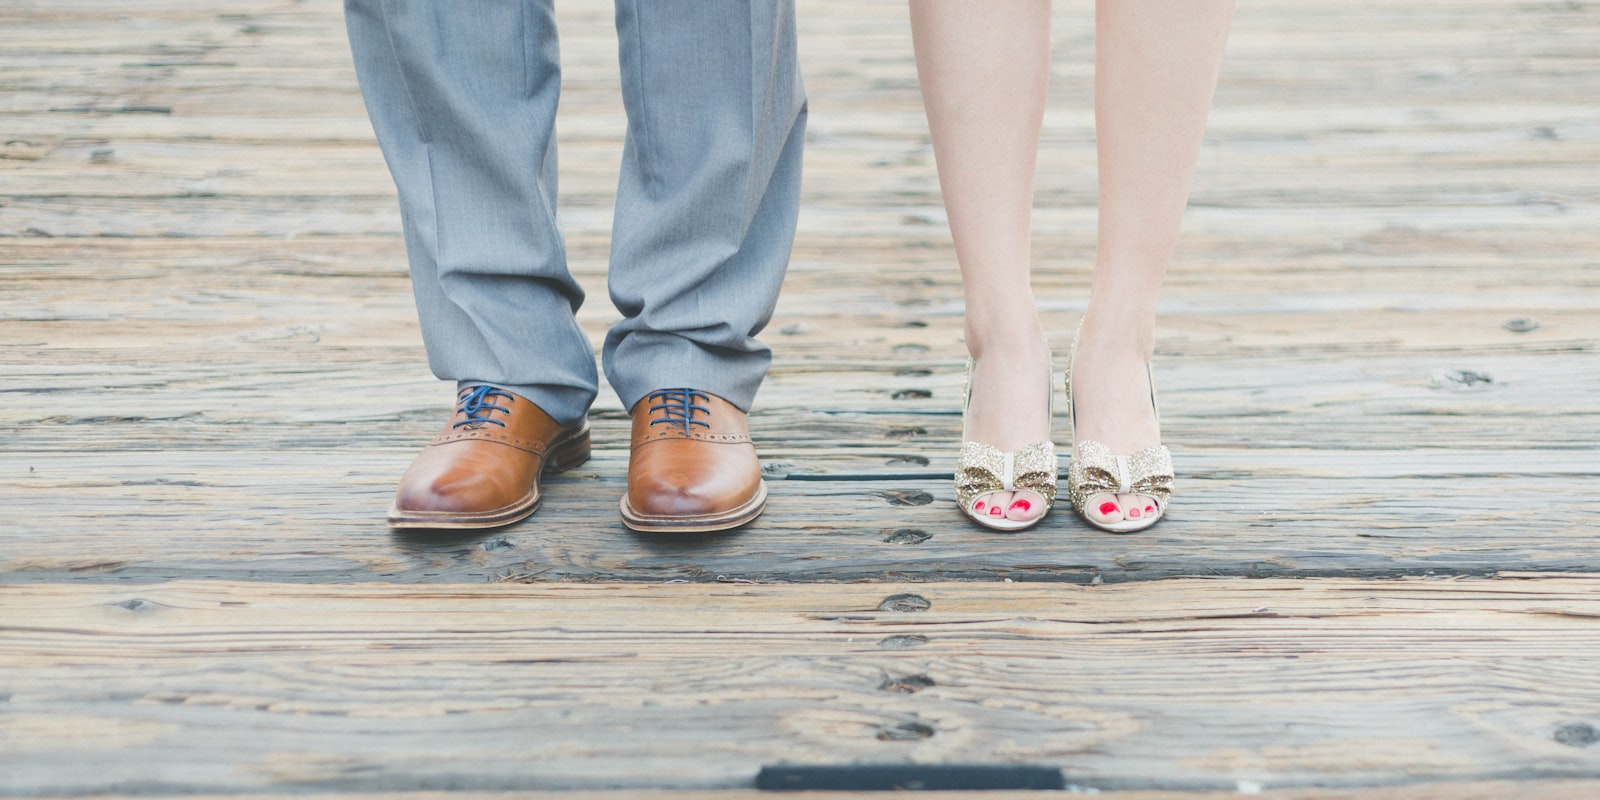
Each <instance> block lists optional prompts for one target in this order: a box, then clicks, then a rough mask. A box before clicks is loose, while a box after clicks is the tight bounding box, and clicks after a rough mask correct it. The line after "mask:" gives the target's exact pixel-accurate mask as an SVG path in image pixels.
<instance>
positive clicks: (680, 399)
mask: <svg viewBox="0 0 1600 800" xmlns="http://www.w3.org/2000/svg"><path fill="white" fill-rule="evenodd" d="M645 399H647V400H650V401H652V402H653V401H656V400H660V401H661V402H659V403H656V404H655V405H652V406H650V411H649V413H651V414H654V413H656V412H657V411H660V412H662V414H661V418H660V419H653V420H650V424H651V425H652V426H655V425H661V424H667V425H682V426H683V432H684V433H689V432H690V430H691V429H692V427H693V426H695V425H699V426H701V427H705V428H709V427H711V423H709V422H706V421H705V420H700V419H695V418H694V412H696V411H700V412H704V413H705V414H706V415H707V416H710V415H711V409H710V408H709V407H708V406H702V405H696V404H695V401H696V400H703V401H705V402H707V403H709V402H711V395H708V394H706V393H705V392H697V391H695V390H693V389H662V390H661V391H658V392H651V393H650V394H649V396H647V397H646V398H645Z"/></svg>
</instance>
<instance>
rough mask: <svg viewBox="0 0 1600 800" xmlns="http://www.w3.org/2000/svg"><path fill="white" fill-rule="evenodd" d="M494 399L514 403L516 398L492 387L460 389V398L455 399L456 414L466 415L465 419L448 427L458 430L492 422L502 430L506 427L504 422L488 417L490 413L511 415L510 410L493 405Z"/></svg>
mask: <svg viewBox="0 0 1600 800" xmlns="http://www.w3.org/2000/svg"><path fill="white" fill-rule="evenodd" d="M496 397H504V398H505V399H506V400H507V401H508V402H515V401H516V398H515V397H513V396H512V395H511V393H510V392H504V391H501V390H499V389H496V388H494V387H493V386H474V387H473V388H471V389H462V390H461V396H460V397H457V398H456V403H457V404H458V406H459V408H457V409H456V413H458V414H466V415H467V418H466V419H464V420H461V421H460V422H457V423H456V424H454V425H451V426H450V427H451V428H459V427H462V426H463V425H471V424H473V423H476V422H492V423H494V424H496V425H499V426H500V427H502V428H504V427H505V426H506V424H505V423H504V422H501V421H500V420H497V419H494V418H492V417H490V416H488V414H489V412H490V411H504V412H506V413H507V414H510V413H511V409H509V408H506V407H505V406H497V405H494V403H493V399H494V398H496Z"/></svg>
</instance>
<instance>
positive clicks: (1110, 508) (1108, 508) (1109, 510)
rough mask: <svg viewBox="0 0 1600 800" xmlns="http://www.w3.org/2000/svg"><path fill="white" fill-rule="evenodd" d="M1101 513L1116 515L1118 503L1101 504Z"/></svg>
mask: <svg viewBox="0 0 1600 800" xmlns="http://www.w3.org/2000/svg"><path fill="white" fill-rule="evenodd" d="M1100 513H1102V514H1115V513H1117V504H1116V503H1112V502H1110V501H1107V502H1104V503H1101V504H1100Z"/></svg>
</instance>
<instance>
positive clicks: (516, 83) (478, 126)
mask: <svg viewBox="0 0 1600 800" xmlns="http://www.w3.org/2000/svg"><path fill="white" fill-rule="evenodd" d="M345 8H346V23H347V26H348V28H349V33H350V43H351V50H352V52H353V54H354V56H355V63H356V71H357V75H358V76H359V78H360V82H361V89H362V95H363V97H364V98H365V100H366V104H367V110H368V113H369V115H370V116H371V119H372V125H373V128H374V130H375V131H376V132H377V135H378V141H379V143H380V145H381V146H382V148H383V153H384V158H385V159H386V160H387V161H388V164H389V169H390V171H391V173H392V174H393V175H394V180H395V185H396V187H397V188H398V189H399V194H400V208H401V218H402V221H403V223H404V228H405V235H406V252H407V255H408V257H409V260H410V264H411V276H412V285H413V288H414V291H415V294H416V299H417V310H418V313H419V315H420V317H421V321H422V333H423V340H424V342H425V344H426V345H427V349H428V360H429V363H430V365H431V366H432V367H433V370H434V373H435V374H436V375H438V376H439V377H441V378H445V379H449V380H455V381H457V382H458V388H459V389H460V390H461V397H460V403H459V406H460V407H458V408H457V410H456V414H455V415H454V416H453V417H452V421H451V422H450V423H448V424H447V425H446V428H445V432H444V433H443V434H441V435H440V437H439V438H438V439H435V441H434V443H433V445H430V446H429V447H428V448H427V449H426V450H425V451H424V452H423V455H422V456H421V457H419V459H418V461H417V463H416V464H414V465H413V466H412V469H411V470H410V471H408V472H407V474H406V476H405V478H403V479H402V480H401V487H400V492H399V493H398V496H397V499H396V506H395V508H394V509H391V513H390V522H391V523H392V524H396V525H398V526H407V527H486V526H490V525H497V524H505V523H507V522H512V521H515V520H516V519H521V518H522V517H525V516H527V514H529V513H532V511H533V510H534V509H536V508H537V506H538V499H539V497H538V494H539V493H538V476H539V474H540V472H541V471H543V470H544V469H546V468H548V467H551V466H570V465H572V464H574V463H578V462H581V457H582V456H586V455H587V452H588V449H587V448H588V433H587V429H586V428H583V425H582V423H583V420H584V416H585V414H586V412H587V410H588V407H589V404H590V403H591V402H592V401H593V399H594V395H595V392H596V390H597V384H598V376H597V375H596V373H595V369H594V357H593V351H592V349H591V346H590V344H589V342H588V339H587V338H586V337H585V336H584V335H583V332H582V331H581V330H580V329H579V327H578V325H577V322H576V321H575V320H574V318H573V313H574V311H575V310H576V309H577V307H578V305H579V303H581V302H582V300H583V292H582V291H581V290H580V289H579V287H578V284H577V283H576V282H575V281H574V280H573V278H572V276H571V274H570V273H569V272H568V271H567V265H566V252H565V248H564V245H563V242H562V239H561V233H560V230H559V228H558V227H557V224H556V216H555V202H556V158H555V138H554V135H553V131H554V123H555V112H556V105H557V100H558V96H559V93H560V68H559V64H558V51H557V45H556V32H555V26H554V19H553V16H552V11H551V4H550V0H529V1H528V2H495V1H493V0H457V1H456V2H449V3H438V2H429V1H427V0H347V1H346V6H345ZM477 386H492V387H495V390H494V392H493V393H489V394H484V393H483V392H474V391H473V389H474V387H477ZM495 434H498V435H499V437H498V438H496V437H495Z"/></svg>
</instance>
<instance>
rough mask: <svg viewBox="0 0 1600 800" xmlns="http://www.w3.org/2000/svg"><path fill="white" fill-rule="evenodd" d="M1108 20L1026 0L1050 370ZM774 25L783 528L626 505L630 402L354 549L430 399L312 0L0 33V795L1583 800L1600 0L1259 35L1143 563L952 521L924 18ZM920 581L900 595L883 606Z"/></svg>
mask: <svg viewBox="0 0 1600 800" xmlns="http://www.w3.org/2000/svg"><path fill="white" fill-rule="evenodd" d="M557 6H558V14H559V15H560V17H561V18H562V22H563V31H562V32H563V42H562V45H563V47H562V49H563V56H564V58H565V61H564V68H565V74H564V82H565V89H566V91H565V94H564V96H563V100H562V119H561V123H560V134H561V148H562V153H561V169H562V191H563V196H562V201H563V207H562V211H561V213H562V218H563V224H564V226H565V229H566V231H567V233H568V236H569V249H570V251H571V254H572V258H573V264H572V266H573V269H574V271H575V273H576V274H577V275H578V276H579V278H580V280H581V282H582V283H583V285H584V286H585V287H586V289H587V290H588V291H589V294H590V298H591V299H590V302H589V303H588V304H587V305H586V306H585V307H584V309H583V310H582V312H581V313H580V321H581V322H582V323H583V325H584V327H585V329H586V330H588V331H589V332H590V333H591V335H592V336H593V337H594V338H595V339H596V341H598V339H599V336H600V335H601V334H602V332H603V331H604V329H605V328H606V327H607V326H608V325H609V324H610V322H611V321H612V320H613V319H614V317H615V312H614V311H613V310H612V309H611V308H610V307H609V306H608V304H607V303H606V302H605V296H606V295H605V257H606V252H607V247H608V241H609V240H608V236H609V221H610V211H609V208H610V203H611V199H612V196H613V195H612V190H613V186H614V183H615V179H616V162H617V160H618V157H619V154H620V151H621V137H620V131H621V127H622V122H623V116H622V109H621V103H620V99H619V96H618V92H617V85H616V77H615V75H614V69H615V67H614V65H615V59H616V51H615V43H614V40H613V32H612V29H611V22H610V19H609V15H610V12H609V8H608V7H607V6H608V4H602V3H582V4H580V3H573V2H567V3H558V4H557ZM1090 11H1091V8H1090V4H1088V3H1086V2H1076V3H1070V4H1069V3H1058V4H1057V19H1056V22H1055V30H1054V39H1053V40H1054V43H1055V47H1056V51H1057V52H1056V59H1055V65H1054V70H1055V73H1056V75H1055V80H1054V83H1053V88H1052V92H1053V94H1052V98H1051V110H1050V112H1049V114H1048V115H1047V119H1046V124H1045V131H1044V138H1045V147H1044V150H1043V153H1042V154H1041V160H1040V163H1041V169H1040V174H1039V192H1038V203H1037V210H1036V213H1035V219H1036V222H1035V228H1036V235H1035V255H1036V260H1037V268H1036V284H1037V288H1038V291H1039V294H1040V297H1041V300H1042V302H1043V304H1044V307H1045V319H1046V323H1047V325H1048V327H1049V330H1050V333H1051V338H1052V343H1053V344H1054V345H1055V347H1056V348H1057V352H1058V359H1057V362H1058V363H1057V367H1058V368H1059V367H1062V366H1065V364H1064V359H1063V358H1061V356H1064V350H1065V347H1066V345H1067V344H1068V342H1069V341H1070V334H1071V331H1072V328H1073V326H1074V325H1075V323H1076V320H1077V318H1078V315H1079V314H1080V313H1081V311H1082V309H1083V299H1084V297H1085V295H1086V289H1087V272H1086V265H1087V264H1088V262H1089V261H1090V260H1091V258H1092V251H1093V227H1094V208H1093V204H1094V196H1095V194H1094V182H1093V175H1094V173H1093V169H1094V151H1093V136H1092V134H1093V130H1092V117H1091V115H1090V112H1089V101H1090V97H1089V88H1088V87H1089V83H1088V82H1089V79H1090V66H1089V65H1090V56H1091V52H1092V51H1091V48H1092V38H1093V37H1092V30H1093V29H1092V22H1091V17H1090ZM801 12H802V19H801V22H802V36H803V41H802V54H803V59H804V63H805V68H806V79H807V84H808V88H809V91H810V96H811V126H810V130H809V136H808V151H807V166H806V169H807V174H806V183H805V190H804V211H803V213H802V217H801V227H800V234H799V237H798V241H797V243H796V249H795V256H794V261H793V265H792V267H791V270H790V274H789V278H788V281H787V283H786V287H785V294H784V296H783V299H782V301H781V302H780V305H779V308H778V313H777V315H776V317H775V318H774V320H773V324H772V326H771V328H769V330H768V332H767V333H766V335H765V338H766V340H767V341H768V342H769V343H770V344H772V346H773V347H774V350H775V363H774V368H773V373H772V376H771V378H770V379H769V380H768V382H767V384H766V386H765V388H764V389H763V391H762V394H761V396H760V397H759V398H758V401H757V402H758V407H757V408H756V409H755V411H754V413H753V415H752V425H753V427H754V428H755V433H756V435H757V439H758V445H759V447H760V450H761V452H762V455H763V459H764V463H765V465H766V469H767V472H768V477H769V485H770V488H771V493H772V501H771V504H770V506H769V510H768V512H767V514H766V515H765V516H764V517H762V518H761V519H760V520H759V521H758V522H756V523H755V524H753V525H751V526H749V528H748V529H746V530H743V531H740V532H738V533H736V534H728V535H720V536H713V537H703V538H687V539H684V538H674V539H670V540H667V539H661V538H652V537H644V536H638V535H635V534H631V533H629V532H627V531H626V530H625V529H623V528H622V526H621V525H620V523H619V521H618V520H617V516H616V511H615V504H616V501H617V498H618V497H619V496H620V494H621V492H622V488H623V487H622V476H623V473H624V470H625V466H626V456H625V448H626V438H627V429H626V418H625V417H624V415H623V414H622V409H621V408H620V406H619V404H618V402H617V400H616V398H615V397H613V396H611V395H610V393H609V390H603V391H602V395H601V398H600V401H599V403H598V405H597V406H596V409H595V411H594V412H593V415H592V421H593V424H594V426H595V436H596V445H597V447H598V450H597V452H596V456H595V458H594V459H593V460H592V461H591V462H590V463H589V464H587V465H586V466H585V467H584V468H582V469H580V470H577V471H574V472H572V473H568V474H566V475H563V476H560V477H558V478H556V479H554V480H552V481H551V482H550V483H549V485H548V487H547V490H548V495H547V502H546V505H545V508H543V509H542V510H541V511H540V512H539V514H538V515H537V516H536V517H535V518H533V519H532V520H530V521H529V522H527V523H524V524H521V525H517V526H513V527H511V528H507V529H505V530H502V531H497V532H494V533H492V534H488V535H481V536H459V535H458V536H448V537H446V536H434V535H425V534H419V535H392V534H390V533H389V532H387V531H386V530H385V528H384V526H383V525H382V521H381V518H382V513H383V510H384V508H385V507H386V506H387V504H388V501H389V498H390V494H391V492H392V490H393V482H394V480H395V478H396V477H397V476H398V475H399V473H400V472H401V471H402V470H403V469H404V468H405V465H406V464H407V463H408V462H409V460H410V458H411V457H412V456H413V455H414V453H415V450H416V448H417V447H418V446H419V445H420V443H421V442H423V441H425V440H426V438H427V437H428V436H429V435H430V434H431V433H432V431H433V430H434V429H435V427H436V426H437V425H438V424H439V420H440V419H441V414H442V413H443V411H444V409H445V408H446V407H447V405H448V403H449V402H450V395H451V392H450V389H449V387H448V386H445V385H443V384H441V383H440V382H437V381H435V380H433V379H432V378H431V376H429V375H428V374H427V371H426V367H425V362H424V358H423V355H422V352H421V345H420V338H419V336H418V332H417V325H416V320H415V313H414V311H413V309H412V306H411V298H410V291H409V286H408V283H407V278H406V274H405V265H404V252H403V248H402V244H401V241H400V237H399V220H398V213H397V211H396V207H395V200H394V192H393V186H392V184H391V183H390V182H389V178H388V174H387V172H386V171H385V169H384V166H383V163H382V159H381V156H380V155H379V153H378V151H377V149H376V146H375V144H374V143H373V141H372V135H371V130H370V127H369V126H368V124H367V122H366V118H365V115H364V113H363V111H362V108H361V104H360V97H359V94H358V92H357V90H356V85H355V80H354V76H353V71H352V69H351V67H350V63H349V55H348V49H347V46H346V45H345V43H344V39H343V28H342V24H341V21H340V18H339V7H338V3H337V2H335V0H301V1H299V2H295V1H293V0H236V1H235V2H230V3H228V4H225V5H222V6H218V5H217V4H206V3H199V2H195V0H150V1H149V2H140V3H138V4H137V5H135V6H126V7H119V8H118V9H116V10H115V11H114V12H108V10H107V8H106V6H105V5H104V4H103V3H95V2H87V0H51V2H48V3H43V2H21V3H9V4H0V98H3V100H0V102H3V103H4V105H3V106H0V432H3V436H0V794H4V795H46V794H60V795H63V796H69V795H70V796H82V795H86V794H107V795H109V794H118V793H186V794H195V793H211V794H215V795H228V794H234V793H240V792H248V793H296V794H305V793H318V794H319V795H320V796H329V797H352V798H353V797H360V796H380V795H383V794H385V793H390V792H395V791H400V790H413V789H429V790H439V791H441V792H445V794H446V795H448V796H452V797H454V796H468V795H469V794H470V795H471V796H490V795H491V794H494V793H499V792H513V791H545V790H548V791H558V790H566V789H585V790H592V791H595V792H603V791H604V790H615V791H620V792H623V794H620V795H612V794H610V793H609V792H606V793H602V794H595V795H594V796H595V797H607V796H638V793H640V792H643V791H645V790H660V791H664V792H667V794H661V795H659V796H660V797H663V798H666V797H673V798H676V797H688V796H694V797H708V796H709V797H724V798H733V797H750V796H753V795H752V794H750V792H751V791H752V790H751V788H750V787H751V786H752V783H751V782H752V779H753V776H754V775H755V772H756V770H757V769H758V768H759V767H760V766H762V765H763V764H776V763H781V762H792V763H806V764H845V763H855V762H874V763H875V762H908V761H909V762H917V763H1031V764H1044V765H1050V766H1059V767H1060V768H1061V769H1062V770H1063V772H1064V774H1065V775H1066V776H1067V778H1068V780H1069V782H1072V783H1073V784H1074V785H1075V786H1078V787H1080V788H1086V789H1097V790H1102V791H1107V792H1118V793H1123V794H1126V795H1127V796H1128V797H1176V796H1185V795H1187V794H1188V793H1199V792H1209V791H1227V792H1254V791H1258V790H1259V791H1261V792H1263V793H1265V794H1267V795H1272V796H1281V797H1312V796H1317V797H1323V796H1328V797H1346V796H1349V797H1355V796H1362V797H1366V796H1381V797H1396V798H1422V797H1459V798H1467V797H1490V796H1493V797H1502V796H1506V795H1511V796H1540V795H1544V796H1553V797H1562V796H1565V797H1573V796H1585V795H1590V794H1595V793H1596V792H1597V790H1600V745H1597V740H1600V733H1597V730H1600V693H1597V690H1596V689H1595V681H1594V673H1595V669H1594V666H1593V665H1594V664H1595V663H1597V657H1600V600H1597V599H1596V598H1597V597H1600V544H1597V541H1600V466H1597V465H1600V453H1597V451H1600V444H1597V442H1600V369H1596V350H1597V343H1600V314H1597V311H1600V256H1597V254H1600V171H1597V167H1596V165H1597V164H1600V105H1597V104H1595V103H1594V98H1595V97H1597V96H1600V47H1597V42H1600V6H1596V5H1595V4H1589V3H1545V4H1528V3H1516V2H1510V0H1453V1H1451V2H1445V1H1444V0H1434V1H1433V2H1424V3H1420V4H1418V3H1413V4H1406V5H1404V6H1403V7H1402V6H1394V7H1387V6H1383V5H1377V6H1375V5H1373V4H1362V3H1356V2H1353V0H1312V2H1288V0H1262V2H1258V3H1248V4H1242V7H1241V9H1240V12H1239V18H1238V21H1237V24H1236V27H1235V33H1234V36H1233V40H1232V43H1231V46H1230V54H1229V60H1228V62H1227V64H1226V66H1225V69H1224V74H1223V79H1222V84H1221V86H1220V88H1219V91H1218V96H1217V102H1216V108H1215V111H1214V113H1213V116H1212V124H1211V127H1210V130H1209V134H1208V141H1207V145H1206V148H1205V151H1204V153H1203V156H1202V162H1201V165H1200V172H1199V176H1198V178H1197V181H1196V186H1195V192H1194V201H1193V203H1192V207H1191V211H1190V213H1189V216H1188V219H1187V221H1186V227H1185V236H1184V239H1183V243H1182V245H1181V251H1180V253H1179V257H1178V259H1177V263H1175V264H1174V267H1173V270H1172V273H1171V277H1170V280H1169V283H1168V289H1167V291H1166V293H1165V294H1164V295H1163V316H1162V323H1161V325H1162V327H1161V330H1160V332H1159V340H1158V347H1157V353H1158V362H1157V379H1158V382H1159V383H1160V386H1161V402H1162V412H1163V425H1164V430H1165V433H1166V435H1167V437H1168V439H1169V444H1170V445H1171V446H1172V448H1173V450H1174V455H1175V457H1176V461H1177V464H1178V468H1179V471H1180V478H1179V480H1180V484H1179V497H1178V501H1177V503H1176V505H1175V506H1174V511H1173V514H1172V516H1171V518H1170V519H1169V520H1168V521H1166V522H1164V523H1163V524H1162V525H1161V526H1159V527H1158V528H1157V529H1155V530H1153V531H1151V532H1148V533H1146V534H1141V535H1139V536H1133V537H1112V536H1105V535H1099V534H1096V533H1094V532H1092V531H1090V530H1089V529H1088V528H1087V527H1085V526H1084V525H1082V524H1081V523H1080V522H1078V521H1076V520H1075V519H1073V518H1072V517H1071V515H1070V514H1067V513H1058V514H1056V515H1054V516H1053V517H1052V518H1051V519H1050V520H1048V521H1047V523H1046V524H1044V525H1042V526H1040V527H1039V528H1037V529H1035V530H1033V531H1030V532H1027V533H1024V534H1020V535H1012V536H997V535H994V534H992V533H988V532H985V531H981V530H978V529H976V528H975V527H974V526H970V525H967V524H963V523H962V522H961V520H960V519H959V518H958V517H957V515H956V513H955V511H954V509H953V506H952V499H953V492H952V491H951V488H950V479H949V478H950V472H951V469H952V467H953V464H954V453H955V450H956V444H955V442H956V439H957V437H958V435H959V429H960V417H959V413H958V403H959V398H958V395H957V393H958V391H959V388H960V380H961V378H960V370H961V363H962V359H963V357H964V348H963V345H962V341H961V324H960V313H961V308H960V304H959V285H958V282H957V276H956V273H955V270H954V267H953V264H952V256H951V252H950V247H949V240H948V235H947V233H946V231H945V228H944V221H943V212H942V208H941V206H940V202H939V195H938V187H937V182H936V179H935V176H934V173H933V165H932V160H931V152H930V148H929V144H928V138H927V132H926V124H925V121H924V119H923V117H922V111H921V106H920V100H919V97H918V94H917V91H916V82H915V73H914V69H913V66H912V63H911V55H910V46H909V40H908V38H907V36H908V33H907V30H906V21H905V7H904V4H903V3H900V2H898V1H896V2H888V1H887V0H870V1H869V2H864V3H863V2H857V3H846V2H843V0H807V1H806V2H805V3H804V4H803V7H802V9H801ZM1058 405H1059V403H1058ZM1057 433H1058V438H1062V437H1063V436H1064V421H1063V420H1058V430H1057ZM679 582H681V583H679ZM664 584H670V585H664ZM682 584H687V585H682ZM1045 584H1049V585H1045ZM908 593H909V594H916V595H918V596H920V597H922V598H924V599H925V600H927V601H928V602H929V603H930V604H931V607H930V608H929V609H928V610H926V611H923V612H910V613H907V612H899V611H893V610H882V609H880V608H879V606H880V604H882V603H884V601H885V598H887V597H889V596H891V595H896V594H908ZM888 607H889V608H894V607H897V606H895V605H894V604H889V606H888ZM89 764H93V765H96V766H94V767H93V768H92V769H91V768H87V767H86V766H84V765H89ZM995 796H998V795H995Z"/></svg>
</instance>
